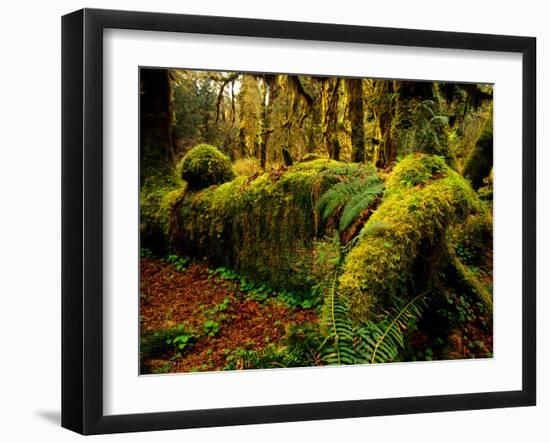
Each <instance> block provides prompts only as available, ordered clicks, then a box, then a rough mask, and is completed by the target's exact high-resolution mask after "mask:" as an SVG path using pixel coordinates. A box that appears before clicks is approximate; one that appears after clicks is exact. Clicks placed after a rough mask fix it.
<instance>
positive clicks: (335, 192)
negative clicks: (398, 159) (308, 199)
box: [316, 175, 383, 230]
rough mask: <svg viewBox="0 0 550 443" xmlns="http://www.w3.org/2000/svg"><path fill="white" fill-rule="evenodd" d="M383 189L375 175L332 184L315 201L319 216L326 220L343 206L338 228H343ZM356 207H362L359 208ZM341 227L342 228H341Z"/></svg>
mask: <svg viewBox="0 0 550 443" xmlns="http://www.w3.org/2000/svg"><path fill="white" fill-rule="evenodd" d="M382 190H383V184H382V183H381V181H380V179H379V178H378V177H377V176H376V175H370V176H367V177H364V178H355V177H353V179H352V180H349V181H342V182H340V183H337V184H335V185H334V186H332V187H331V188H330V189H329V190H328V191H327V192H325V193H324V194H323V195H322V196H321V198H320V199H319V200H318V201H317V205H316V208H317V210H318V211H319V213H320V214H321V218H322V220H324V221H327V220H328V219H329V217H332V216H334V214H335V213H337V212H338V211H340V210H341V209H342V208H344V211H343V214H345V215H346V217H344V215H342V219H341V221H340V228H341V230H344V229H345V228H347V227H348V226H349V224H350V223H351V222H352V221H353V220H354V218H355V217H357V215H358V214H359V213H360V212H361V211H362V210H363V209H365V208H368V207H369V205H370V204H372V202H373V201H374V199H375V198H376V196H378V195H380V194H381V193H382ZM358 208H362V209H359V210H358ZM342 228H343V229H342Z"/></svg>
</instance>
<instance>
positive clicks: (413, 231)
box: [339, 155, 481, 319]
mask: <svg viewBox="0 0 550 443" xmlns="http://www.w3.org/2000/svg"><path fill="white" fill-rule="evenodd" d="M386 185H387V191H386V196H385V198H384V201H383V202H382V204H381V205H380V206H379V207H378V209H377V210H376V211H375V212H374V214H373V215H372V216H371V217H370V219H369V221H368V222H367V224H366V225H365V226H364V228H363V229H362V231H361V233H360V237H359V240H358V241H357V244H356V246H355V247H354V248H353V249H352V250H351V251H350V252H349V254H348V255H347V257H346V259H345V262H344V266H343V272H342V275H341V276H340V280H339V285H340V290H341V291H342V293H343V294H344V296H346V297H347V298H348V299H349V301H350V303H351V307H352V310H353V312H354V315H356V316H357V317H358V318H362V319H368V318H369V316H370V315H371V314H372V312H374V311H376V310H377V309H378V308H379V307H380V306H381V305H383V304H384V303H383V302H384V299H385V298H387V297H389V296H391V295H393V294H394V293H395V292H396V291H397V290H398V289H400V288H401V289H402V288H404V286H405V285H406V283H407V281H408V279H409V277H410V273H411V269H412V266H413V264H414V263H415V260H416V258H417V256H418V254H419V252H420V250H421V247H423V246H424V245H426V244H432V245H434V246H435V245H436V244H437V243H438V242H439V241H440V239H441V238H443V237H444V235H443V234H444V233H445V232H446V230H447V228H448V227H449V226H451V225H453V224H454V223H457V222H459V221H461V220H463V219H464V218H465V217H466V216H467V215H468V214H469V213H470V212H471V211H477V210H480V209H481V203H480V202H479V200H478V198H477V196H476V194H475V192H474V191H473V189H472V188H471V187H470V185H469V184H468V182H467V181H466V180H464V179H463V178H462V177H461V176H460V175H458V174H457V173H456V172H454V171H453V170H451V169H450V168H449V167H448V166H446V165H445V164H444V163H443V161H442V159H440V158H439V157H431V158H430V157H429V156H425V155H411V156H409V157H406V158H405V159H403V160H402V162H401V163H400V164H398V165H397V166H396V167H395V169H394V172H393V173H392V174H391V176H390V177H389V178H388V180H387V182H386ZM435 265H437V264H435Z"/></svg>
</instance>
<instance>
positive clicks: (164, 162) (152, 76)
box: [140, 69, 174, 183]
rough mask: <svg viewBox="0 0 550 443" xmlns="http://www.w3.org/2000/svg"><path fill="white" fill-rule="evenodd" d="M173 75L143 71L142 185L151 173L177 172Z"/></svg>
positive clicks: (141, 113)
mask: <svg viewBox="0 0 550 443" xmlns="http://www.w3.org/2000/svg"><path fill="white" fill-rule="evenodd" d="M170 86H171V85H170V72H169V71H168V70H166V69H142V70H141V72H140V110H141V111H140V156H141V168H140V170H141V171H140V174H141V183H143V182H144V180H146V179H147V174H149V173H153V172H154V173H156V174H158V173H159V172H162V173H166V174H169V173H173V169H174V154H173V149H172V140H171V131H170V126H171V122H172V106H171V98H170V96H171V90H170Z"/></svg>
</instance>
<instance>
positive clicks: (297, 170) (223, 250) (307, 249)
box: [172, 159, 373, 289]
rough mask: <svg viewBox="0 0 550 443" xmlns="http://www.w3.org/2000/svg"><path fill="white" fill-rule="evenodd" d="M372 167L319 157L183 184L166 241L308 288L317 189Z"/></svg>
mask: <svg viewBox="0 0 550 443" xmlns="http://www.w3.org/2000/svg"><path fill="white" fill-rule="evenodd" d="M372 172H373V170H372V167H370V166H365V165H358V164H350V165H346V164H344V163H340V162H336V161H334V160H328V159H320V160H313V161H310V162H306V163H298V164H296V165H294V166H292V167H290V168H286V169H285V168H283V169H280V170H274V171H272V172H271V173H265V174H263V175H260V176H257V177H251V178H247V177H245V176H239V177H237V178H236V179H234V180H232V181H230V182H227V183H224V184H222V185H220V186H211V187H209V188H207V189H204V190H202V191H199V192H196V193H191V192H189V193H187V194H186V195H185V196H184V197H183V200H182V202H181V205H180V209H179V215H178V217H179V221H178V226H177V227H172V229H173V230H174V232H177V240H176V241H175V242H173V243H172V245H173V246H174V247H177V248H178V249H179V251H178V252H180V253H184V254H187V255H191V256H194V257H200V258H203V257H206V258H208V259H209V261H210V262H211V263H213V264H217V265H224V266H230V267H232V268H234V269H237V270H238V271H240V272H242V273H246V274H247V275H249V276H251V277H252V278H254V279H257V280H264V281H267V282H269V283H271V284H272V285H275V286H282V287H285V288H288V289H306V288H309V287H311V285H312V284H313V283H314V281H313V276H312V268H313V263H312V260H313V254H312V248H313V244H314V240H315V239H316V238H317V237H320V236H321V235H322V232H321V231H322V228H321V227H320V223H319V222H318V216H317V213H316V206H315V205H316V202H317V200H318V198H319V196H320V195H322V194H323V192H324V191H326V190H327V189H328V188H329V187H330V186H331V185H333V184H335V183H338V182H340V181H342V180H343V179H345V177H348V176H360V175H370V174H372Z"/></svg>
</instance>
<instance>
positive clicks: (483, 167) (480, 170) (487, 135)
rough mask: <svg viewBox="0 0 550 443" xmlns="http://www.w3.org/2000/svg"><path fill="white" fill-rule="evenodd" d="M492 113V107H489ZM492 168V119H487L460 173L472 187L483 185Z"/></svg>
mask: <svg viewBox="0 0 550 443" xmlns="http://www.w3.org/2000/svg"><path fill="white" fill-rule="evenodd" d="M491 115H492V109H491ZM492 169H493V119H492V117H491V118H489V119H487V121H486V122H485V126H484V128H483V131H482V132H481V135H480V137H479V139H478V140H477V142H476V144H475V147H474V149H473V150H472V152H471V154H470V155H469V157H468V159H467V160H466V164H465V165H464V170H463V171H462V174H463V175H464V177H466V178H467V179H468V180H470V182H471V183H472V186H473V187H474V189H479V188H480V187H482V186H483V184H484V183H483V181H484V180H485V179H486V178H487V177H489V175H490V174H491V170H492Z"/></svg>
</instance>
